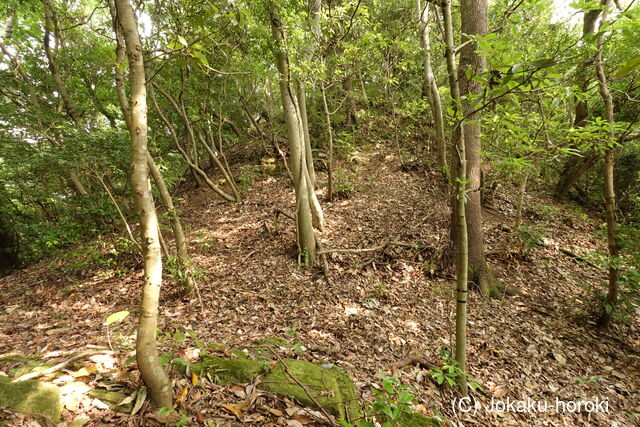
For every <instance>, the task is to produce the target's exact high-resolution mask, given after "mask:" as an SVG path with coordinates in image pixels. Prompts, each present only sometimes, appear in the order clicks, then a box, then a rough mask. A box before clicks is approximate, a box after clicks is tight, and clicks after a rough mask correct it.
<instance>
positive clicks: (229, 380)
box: [191, 357, 269, 384]
mask: <svg viewBox="0 0 640 427" xmlns="http://www.w3.org/2000/svg"><path fill="white" fill-rule="evenodd" d="M191 370H192V371H193V372H195V373H196V374H197V375H199V376H207V377H209V378H211V380H213V381H214V382H216V383H218V384H234V383H250V382H252V381H253V380H254V379H255V378H256V377H257V376H258V375H260V374H264V373H266V372H268V371H269V365H268V364H267V363H265V362H263V361H260V360H249V359H225V358H223V357H205V358H204V359H202V360H201V361H200V362H197V363H194V364H192V365H191Z"/></svg>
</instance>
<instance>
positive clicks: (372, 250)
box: [318, 240, 415, 255]
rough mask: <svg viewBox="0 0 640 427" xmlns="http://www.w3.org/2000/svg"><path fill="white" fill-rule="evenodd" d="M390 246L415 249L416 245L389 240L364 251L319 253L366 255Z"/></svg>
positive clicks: (323, 251)
mask: <svg viewBox="0 0 640 427" xmlns="http://www.w3.org/2000/svg"><path fill="white" fill-rule="evenodd" d="M390 246H398V247H402V248H414V247H415V245H414V244H412V243H406V242H398V241H395V240H389V241H386V242H384V243H382V244H380V245H378V246H374V247H372V248H362V249H325V250H321V251H320V252H318V255H324V254H331V253H334V254H364V253H369V252H377V251H381V250H384V249H386V248H388V247H390Z"/></svg>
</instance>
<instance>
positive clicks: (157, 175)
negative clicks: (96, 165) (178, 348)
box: [109, 0, 195, 293]
mask: <svg viewBox="0 0 640 427" xmlns="http://www.w3.org/2000/svg"><path fill="white" fill-rule="evenodd" d="M114 1H115V0H109V9H110V11H111V17H112V18H113V30H114V33H115V35H116V61H117V62H118V63H121V62H122V61H124V59H125V41H124V37H123V34H122V30H121V28H120V24H119V23H118V19H117V11H116V6H115V2H114ZM114 68H115V80H116V92H117V95H118V101H119V103H120V109H121V110H122V116H123V118H124V121H125V123H126V125H127V129H131V109H130V108H129V105H128V101H127V95H126V91H125V88H124V76H123V74H122V71H121V70H120V68H119V67H118V66H116V67H114ZM147 167H148V169H149V171H150V172H151V176H152V177H153V180H154V182H155V183H156V187H157V188H158V193H159V194H160V199H161V200H162V203H163V204H164V206H165V207H166V208H167V210H168V211H169V215H170V216H171V228H172V230H173V236H174V238H175V241H176V254H177V258H178V264H179V268H181V269H182V272H183V277H185V281H184V283H183V286H184V287H185V291H186V293H189V292H191V291H192V290H193V288H194V287H195V280H194V278H193V273H192V271H191V258H190V257H189V246H188V243H187V239H186V236H185V234H184V230H183V228H182V222H181V221H180V216H179V215H178V212H177V211H176V209H175V206H174V205H173V199H172V198H171V194H170V193H169V189H168V188H167V185H166V183H165V181H164V178H163V176H162V173H161V172H160V170H159V169H158V166H157V165H156V162H155V161H154V160H153V156H151V154H150V153H149V152H148V151H147ZM158 236H159V238H160V243H161V244H163V240H162V235H161V234H160V227H158ZM163 251H164V252H165V254H166V253H167V252H168V251H167V248H166V245H164V248H163Z"/></svg>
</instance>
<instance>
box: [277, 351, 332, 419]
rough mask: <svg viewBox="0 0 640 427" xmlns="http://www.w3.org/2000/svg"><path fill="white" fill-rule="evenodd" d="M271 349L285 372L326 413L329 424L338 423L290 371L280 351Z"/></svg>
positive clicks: (323, 413)
mask: <svg viewBox="0 0 640 427" xmlns="http://www.w3.org/2000/svg"><path fill="white" fill-rule="evenodd" d="M267 348H268V349H269V351H271V353H272V354H273V355H274V356H275V357H276V359H278V361H279V362H280V363H282V368H283V369H284V372H285V373H286V374H287V375H288V376H289V377H290V378H291V379H292V380H293V381H294V382H295V383H296V384H298V386H299V387H300V388H301V389H302V391H304V394H306V395H307V397H308V398H309V399H311V401H312V402H313V403H314V404H315V405H316V406H317V407H318V409H320V412H322V415H324V416H325V417H326V418H327V421H329V424H330V425H332V426H335V425H336V423H334V422H333V418H332V417H331V415H329V413H328V412H327V410H326V409H324V407H323V406H322V405H321V404H320V403H318V400H317V399H316V398H315V397H313V395H312V394H311V393H309V390H307V387H306V386H305V385H304V384H302V383H301V382H300V380H298V379H297V378H296V377H295V375H293V374H292V373H291V371H289V367H288V366H287V364H286V363H285V361H284V360H282V358H281V357H280V355H279V354H278V353H276V352H275V351H274V350H273V348H271V347H267Z"/></svg>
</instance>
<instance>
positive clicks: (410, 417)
mask: <svg viewBox="0 0 640 427" xmlns="http://www.w3.org/2000/svg"><path fill="white" fill-rule="evenodd" d="M392 425H393V426H396V427H439V426H441V425H442V423H440V422H439V421H437V420H436V419H433V418H429V417H426V416H424V415H422V414H419V413H417V412H413V411H412V412H403V413H402V415H401V416H400V419H399V420H398V421H396V422H395V424H392Z"/></svg>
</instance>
